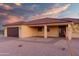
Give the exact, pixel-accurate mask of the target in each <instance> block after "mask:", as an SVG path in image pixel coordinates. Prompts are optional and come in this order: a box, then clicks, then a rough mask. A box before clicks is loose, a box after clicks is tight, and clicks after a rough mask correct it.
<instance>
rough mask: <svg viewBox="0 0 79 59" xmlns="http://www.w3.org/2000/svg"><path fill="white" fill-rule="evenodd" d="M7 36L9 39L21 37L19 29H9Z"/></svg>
mask: <svg viewBox="0 0 79 59" xmlns="http://www.w3.org/2000/svg"><path fill="white" fill-rule="evenodd" d="M7 36H8V37H19V28H18V27H8V28H7Z"/></svg>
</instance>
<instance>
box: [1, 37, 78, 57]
mask: <svg viewBox="0 0 79 59" xmlns="http://www.w3.org/2000/svg"><path fill="white" fill-rule="evenodd" d="M71 46H72V50H73V55H76V56H77V55H79V39H73V40H72V43H71ZM0 55H1V56H5V55H6V56H68V55H69V53H68V46H67V41H66V40H65V39H64V38H48V39H43V38H26V39H18V38H4V37H0Z"/></svg>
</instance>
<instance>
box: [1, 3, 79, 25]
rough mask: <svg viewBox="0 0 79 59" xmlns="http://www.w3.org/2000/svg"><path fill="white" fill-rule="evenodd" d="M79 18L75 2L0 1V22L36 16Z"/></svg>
mask: <svg viewBox="0 0 79 59" xmlns="http://www.w3.org/2000/svg"><path fill="white" fill-rule="evenodd" d="M44 17H51V18H79V4H77V3H73V4H71V3H68V4H66V3H65V4H64V3H23V4H21V3H9V4H8V3H6V4H5V3H0V24H1V23H13V22H17V21H22V20H23V21H27V20H34V19H38V18H44Z"/></svg>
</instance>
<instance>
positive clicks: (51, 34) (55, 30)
mask: <svg viewBox="0 0 79 59" xmlns="http://www.w3.org/2000/svg"><path fill="white" fill-rule="evenodd" d="M47 34H48V36H49V37H59V28H58V27H57V26H53V27H51V28H50V31H49V32H48V33H47Z"/></svg>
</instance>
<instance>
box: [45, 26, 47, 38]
mask: <svg viewBox="0 0 79 59" xmlns="http://www.w3.org/2000/svg"><path fill="white" fill-rule="evenodd" d="M44 38H47V25H44Z"/></svg>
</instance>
